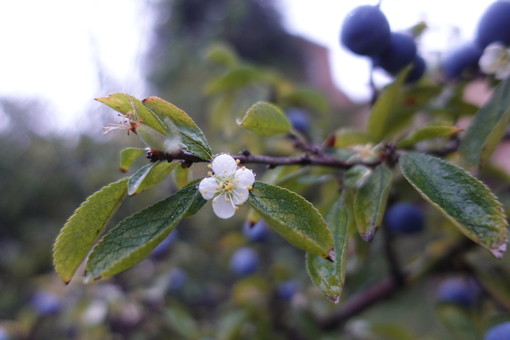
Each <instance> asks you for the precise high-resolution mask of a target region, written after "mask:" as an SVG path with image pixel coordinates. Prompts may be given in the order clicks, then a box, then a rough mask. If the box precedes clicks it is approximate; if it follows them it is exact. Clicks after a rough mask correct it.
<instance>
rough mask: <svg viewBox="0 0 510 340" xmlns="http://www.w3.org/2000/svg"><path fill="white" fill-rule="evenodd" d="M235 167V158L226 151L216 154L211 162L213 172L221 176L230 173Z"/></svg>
mask: <svg viewBox="0 0 510 340" xmlns="http://www.w3.org/2000/svg"><path fill="white" fill-rule="evenodd" d="M236 168H237V163H236V160H235V159H234V158H233V157H232V156H230V155H229V154H226V153H222V154H221V155H219V156H216V158H214V160H213V162H212V169H213V171H214V173H215V174H216V175H218V176H220V177H222V178H225V177H228V176H230V175H232V174H233V173H234V171H236Z"/></svg>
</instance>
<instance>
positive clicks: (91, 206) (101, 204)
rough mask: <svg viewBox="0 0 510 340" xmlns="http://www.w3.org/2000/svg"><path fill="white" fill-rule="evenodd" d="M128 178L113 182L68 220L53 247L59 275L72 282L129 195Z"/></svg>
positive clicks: (87, 201)
mask: <svg viewBox="0 0 510 340" xmlns="http://www.w3.org/2000/svg"><path fill="white" fill-rule="evenodd" d="M127 181H128V179H127V178H124V179H121V180H119V181H117V182H115V183H111V184H109V185H107V186H105V187H103V188H101V190H99V191H97V192H96V193H94V194H92V195H91V196H90V197H89V198H87V200H86V201H85V202H83V203H82V204H81V205H80V207H79V208H78V209H77V210H76V212H75V213H74V214H73V215H72V216H71V217H70V218H69V219H68V220H67V222H66V224H65V225H64V227H63V228H62V230H61V231H60V234H59V235H58V237H57V240H56V241H55V245H54V246H53V264H54V266H55V271H56V272H57V274H58V276H59V277H60V278H61V279H62V280H63V281H64V282H65V283H69V281H71V278H72V277H73V275H74V272H75V271H76V269H78V266H79V265H80V264H81V263H82V261H83V260H84V259H85V257H86V256H87V254H88V252H89V251H90V249H91V248H92V246H93V245H94V242H95V241H96V239H97V238H98V237H99V235H100V234H101V233H102V232H103V230H104V229H105V227H106V224H107V223H108V221H109V220H110V218H111V217H112V216H113V214H114V213H115V212H116V211H117V208H118V207H119V206H120V204H121V203H122V201H123V200H124V198H125V197H126V192H127Z"/></svg>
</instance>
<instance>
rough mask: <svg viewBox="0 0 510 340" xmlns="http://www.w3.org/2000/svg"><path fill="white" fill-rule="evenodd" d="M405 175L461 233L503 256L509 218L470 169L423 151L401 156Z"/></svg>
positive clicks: (401, 166) (498, 255)
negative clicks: (467, 169)
mask: <svg viewBox="0 0 510 340" xmlns="http://www.w3.org/2000/svg"><path fill="white" fill-rule="evenodd" d="M400 168H401V170H402V174H403V175H404V176H405V178H406V179H407V180H408V181H409V183H411V185H413V186H414V187H415V189H416V190H417V191H418V192H419V193H420V194H421V195H422V196H423V197H424V198H425V199H426V200H427V201H429V202H430V203H431V204H432V205H434V206H435V207H436V208H438V209H439V210H440V211H441V212H442V213H443V214H444V215H445V216H446V217H447V218H448V219H449V220H450V221H452V222H453V223H454V224H455V225H456V226H457V227H458V228H459V229H460V231H461V232H463V233H464V234H465V235H466V236H467V237H469V238H470V239H472V240H473V241H474V242H476V243H478V244H480V245H482V246H483V247H485V248H487V249H488V250H489V251H490V252H491V253H492V254H493V255H494V256H495V257H498V258H499V257H501V256H502V255H503V253H504V252H505V250H506V243H507V239H508V229H507V220H506V216H505V214H504V212H503V208H502V206H501V203H499V202H498V201H497V199H496V197H495V196H494V194H493V193H492V192H491V191H490V190H489V188H487V186H485V185H484V184H483V183H482V182H480V181H479V180H478V179H476V178H474V177H473V176H471V175H470V174H469V173H468V172H467V171H465V170H464V169H461V168H459V167H457V166H454V165H452V164H450V163H447V162H445V161H443V160H441V159H439V158H436V157H433V156H429V155H426V154H422V153H414V152H411V153H407V154H404V155H402V156H401V157H400Z"/></svg>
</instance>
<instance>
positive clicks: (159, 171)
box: [128, 161, 179, 196]
mask: <svg viewBox="0 0 510 340" xmlns="http://www.w3.org/2000/svg"><path fill="white" fill-rule="evenodd" d="M177 165H179V162H171V163H169V162H167V161H159V162H156V163H149V164H147V165H144V166H143V167H141V168H140V169H138V171H137V172H135V173H134V174H133V175H132V176H131V177H130V178H129V181H128V195H129V196H133V195H136V194H139V193H141V192H142V191H145V190H147V189H149V188H151V187H153V186H155V185H156V184H158V183H159V182H161V181H162V180H164V179H165V178H166V177H167V176H168V175H169V174H170V172H172V170H173V169H175V168H176V167H177Z"/></svg>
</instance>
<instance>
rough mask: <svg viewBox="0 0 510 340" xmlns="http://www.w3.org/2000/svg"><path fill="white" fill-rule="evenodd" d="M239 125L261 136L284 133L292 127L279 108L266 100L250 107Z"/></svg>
mask: <svg viewBox="0 0 510 340" xmlns="http://www.w3.org/2000/svg"><path fill="white" fill-rule="evenodd" d="M239 125H241V126H242V127H244V128H245V129H248V130H250V131H252V132H255V133H256V134H258V135H261V136H277V135H285V134H287V133H289V132H290V129H291V127H292V126H291V124H290V122H289V120H288V119H287V117H286V116H285V114H284V113H283V112H282V111H281V110H280V109H279V108H277V107H276V106H274V105H272V104H269V103H266V102H258V103H256V104H255V105H253V106H252V107H250V108H249V109H248V111H246V114H245V116H244V117H243V119H242V121H241V122H240V123H239Z"/></svg>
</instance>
